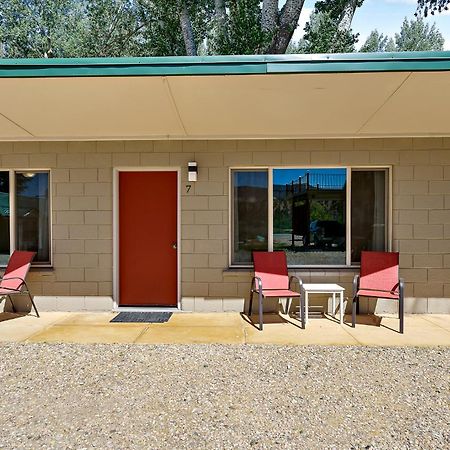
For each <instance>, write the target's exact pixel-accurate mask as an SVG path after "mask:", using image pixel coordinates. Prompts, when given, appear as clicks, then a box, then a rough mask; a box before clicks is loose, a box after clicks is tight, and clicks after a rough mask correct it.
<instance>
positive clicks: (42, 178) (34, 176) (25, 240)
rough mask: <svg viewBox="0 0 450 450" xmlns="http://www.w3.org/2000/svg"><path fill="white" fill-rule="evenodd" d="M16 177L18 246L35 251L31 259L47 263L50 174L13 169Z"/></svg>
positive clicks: (18, 247)
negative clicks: (35, 253) (18, 171)
mask: <svg viewBox="0 0 450 450" xmlns="http://www.w3.org/2000/svg"><path fill="white" fill-rule="evenodd" d="M15 181H16V247H17V250H27V251H34V252H37V255H36V256H35V258H34V261H33V262H34V263H36V262H40V263H49V262H50V246H49V192H48V191H49V174H48V173H46V172H21V173H16V180H15Z"/></svg>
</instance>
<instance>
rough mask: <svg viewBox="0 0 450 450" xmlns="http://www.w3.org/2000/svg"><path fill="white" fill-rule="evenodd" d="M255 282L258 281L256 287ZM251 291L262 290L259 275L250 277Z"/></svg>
mask: <svg viewBox="0 0 450 450" xmlns="http://www.w3.org/2000/svg"><path fill="white" fill-rule="evenodd" d="M256 283H258V287H256ZM252 291H253V292H262V281H261V278H259V277H253V278H252Z"/></svg>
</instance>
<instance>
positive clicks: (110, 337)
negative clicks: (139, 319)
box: [0, 312, 450, 347]
mask: <svg viewBox="0 0 450 450" xmlns="http://www.w3.org/2000/svg"><path fill="white" fill-rule="evenodd" d="M116 314H117V313H112V312H111V313H101V312H99V313H93V312H87V313H68V312H67V313H64V312H46V313H42V315H41V318H37V317H35V316H31V315H28V316H18V315H15V314H11V313H0V342H73V343H137V344H206V343H207V344H211V343H213V344H214V343H217V344H282V345H365V346H419V347H432V346H450V315H437V314H436V315H410V316H406V318H405V334H403V335H401V334H399V333H398V332H397V329H398V320H397V319H396V318H394V317H383V318H382V319H381V322H380V318H378V317H375V316H360V317H358V322H359V323H358V324H357V326H356V328H351V326H350V324H349V322H350V317H348V316H347V317H346V321H347V323H345V324H344V325H340V324H339V323H338V322H337V321H336V320H335V319H334V318H332V317H329V316H326V317H322V318H318V319H312V320H310V322H309V323H308V325H307V328H306V330H302V329H301V328H300V322H299V321H298V320H296V319H293V318H291V317H287V316H284V315H277V314H267V315H265V316H264V324H265V325H264V331H263V332H260V331H259V330H258V329H257V328H256V327H255V326H254V325H252V324H251V322H250V321H249V320H248V318H247V317H246V316H243V315H240V314H238V313H174V314H173V315H172V317H171V318H170V320H169V321H168V322H167V323H162V324H149V323H110V320H111V319H112V318H113V317H114V316H115V315H116ZM252 319H253V320H254V321H255V322H256V320H257V318H256V317H253V318H252Z"/></svg>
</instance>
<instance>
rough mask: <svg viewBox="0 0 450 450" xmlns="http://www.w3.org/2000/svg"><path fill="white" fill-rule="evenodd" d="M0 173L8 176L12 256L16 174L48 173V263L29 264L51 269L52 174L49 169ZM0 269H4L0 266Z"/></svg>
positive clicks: (11, 250) (18, 169)
mask: <svg viewBox="0 0 450 450" xmlns="http://www.w3.org/2000/svg"><path fill="white" fill-rule="evenodd" d="M0 172H8V174H9V252H10V255H12V253H13V251H14V250H16V177H15V175H16V173H23V172H33V173H48V243H49V258H50V261H49V262H45V263H39V262H37V263H31V265H32V266H33V267H42V268H49V267H53V207H52V198H53V195H52V172H51V170H50V169H42V168H40V169H30V168H25V169H23V168H20V167H19V168H14V169H11V168H10V169H7V168H0ZM0 267H2V268H4V267H6V264H1V265H0Z"/></svg>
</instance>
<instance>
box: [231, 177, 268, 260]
mask: <svg viewBox="0 0 450 450" xmlns="http://www.w3.org/2000/svg"><path fill="white" fill-rule="evenodd" d="M267 187H268V176H267V170H260V171H248V170H236V171H233V238H232V242H233V252H232V256H233V263H234V264H240V263H247V264H248V263H251V261H252V251H253V250H267V235H268V195H267V193H268V189H267Z"/></svg>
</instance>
